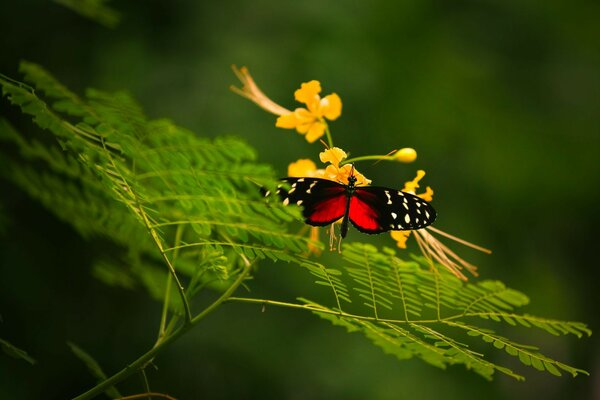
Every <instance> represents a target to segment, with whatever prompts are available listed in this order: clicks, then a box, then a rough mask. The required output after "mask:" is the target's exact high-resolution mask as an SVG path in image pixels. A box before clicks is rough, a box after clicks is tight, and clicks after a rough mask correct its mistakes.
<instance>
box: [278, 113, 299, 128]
mask: <svg viewBox="0 0 600 400" xmlns="http://www.w3.org/2000/svg"><path fill="white" fill-rule="evenodd" d="M297 125H298V119H297V118H296V115H295V114H294V113H289V114H285V115H282V116H280V117H279V118H277V122H275V126H276V127H278V128H284V129H293V128H295V127H296V126H297Z"/></svg>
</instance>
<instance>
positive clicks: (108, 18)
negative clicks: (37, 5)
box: [54, 0, 121, 28]
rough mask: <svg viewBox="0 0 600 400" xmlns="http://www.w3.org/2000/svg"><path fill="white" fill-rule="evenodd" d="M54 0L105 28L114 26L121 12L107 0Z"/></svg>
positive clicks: (119, 18) (117, 22)
mask: <svg viewBox="0 0 600 400" xmlns="http://www.w3.org/2000/svg"><path fill="white" fill-rule="evenodd" d="M54 2H55V3H58V4H61V5H63V6H65V7H67V8H69V9H71V10H73V11H75V12H76V13H78V14H80V15H82V16H83V17H86V18H89V19H91V20H93V21H96V22H98V23H99V24H101V25H104V26H106V27H107V28H114V27H116V26H117V25H118V24H119V22H120V21H121V14H120V13H119V12H117V11H115V10H114V9H112V8H110V7H109V6H108V5H107V3H108V2H109V0H54Z"/></svg>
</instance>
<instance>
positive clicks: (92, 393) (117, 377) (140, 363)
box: [73, 257, 251, 400]
mask: <svg viewBox="0 0 600 400" xmlns="http://www.w3.org/2000/svg"><path fill="white" fill-rule="evenodd" d="M243 258H244V264H245V266H244V269H243V270H242V272H240V274H239V276H238V277H237V279H236V280H235V281H234V282H233V283H232V284H231V286H229V288H227V290H226V291H225V292H224V293H223V294H222V295H221V296H220V297H219V298H218V299H217V300H215V301H214V302H213V303H212V304H211V305H209V306H208V307H206V308H205V309H204V310H203V311H202V312H201V313H199V314H198V315H196V316H195V317H194V318H193V319H192V321H191V323H189V324H185V325H182V326H181V327H180V328H179V329H177V330H176V331H175V332H173V334H171V335H170V336H167V337H165V338H164V339H163V340H162V341H161V342H160V343H158V344H157V345H156V346H154V347H153V348H151V349H150V350H148V351H147V352H146V353H145V354H143V355H142V356H141V357H139V358H138V359H137V360H135V361H134V362H132V363H131V364H129V365H127V366H126V367H125V368H123V369H122V370H121V371H119V372H117V373H116V374H114V375H113V376H111V377H110V378H108V379H106V380H104V381H102V382H100V383H99V384H98V385H96V386H94V387H93V388H91V389H90V390H88V391H87V392H85V393H83V394H81V395H79V396H77V397H75V398H74V399H73V400H88V399H92V398H94V397H96V396H97V395H99V394H101V393H103V392H104V391H105V390H106V389H107V388H109V387H111V386H113V385H116V384H117V383H119V382H121V381H123V380H124V379H126V378H128V377H129V376H131V375H132V374H134V373H136V372H137V371H139V370H140V369H141V368H144V366H145V365H146V364H147V363H148V362H149V361H150V360H152V359H153V358H154V357H155V356H156V355H157V354H158V353H159V352H160V351H161V350H162V349H163V348H164V347H166V346H167V345H169V344H170V343H171V342H174V341H175V340H177V339H178V338H179V337H180V336H181V335H183V334H184V333H186V332H187V331H189V330H190V329H191V328H192V327H193V326H194V325H196V324H197V323H198V322H199V321H200V320H201V319H202V318H204V317H206V316H207V315H208V314H210V313H211V312H213V311H214V310H215V309H216V308H217V307H219V306H220V305H221V304H222V303H223V302H224V301H226V300H227V299H228V298H229V297H230V296H231V295H232V294H233V292H234V291H235V290H236V289H237V288H238V286H240V285H241V284H242V282H243V281H244V279H245V278H246V276H248V273H249V272H250V266H251V264H250V262H249V261H248V260H247V259H246V258H245V257H243Z"/></svg>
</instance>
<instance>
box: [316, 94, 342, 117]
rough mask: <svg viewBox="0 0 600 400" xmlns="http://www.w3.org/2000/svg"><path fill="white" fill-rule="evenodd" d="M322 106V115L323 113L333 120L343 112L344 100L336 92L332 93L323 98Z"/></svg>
mask: <svg viewBox="0 0 600 400" xmlns="http://www.w3.org/2000/svg"><path fill="white" fill-rule="evenodd" d="M320 106H321V107H320V108H321V110H320V113H321V115H323V116H324V117H325V118H327V119H328V120H331V121H333V120H334V119H337V118H338V117H339V116H340V115H341V114H342V100H341V99H340V96H338V95H337V94H335V93H332V94H330V95H329V96H325V97H324V98H323V99H322V100H321V104H320Z"/></svg>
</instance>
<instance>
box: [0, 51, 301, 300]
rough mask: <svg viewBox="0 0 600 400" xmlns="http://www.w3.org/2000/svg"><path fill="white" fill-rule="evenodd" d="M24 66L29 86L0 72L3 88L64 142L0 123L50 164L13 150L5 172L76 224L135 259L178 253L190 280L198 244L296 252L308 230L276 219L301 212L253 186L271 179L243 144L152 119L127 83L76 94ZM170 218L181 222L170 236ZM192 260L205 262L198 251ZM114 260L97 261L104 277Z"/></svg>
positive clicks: (249, 252) (8, 137)
mask: <svg viewBox="0 0 600 400" xmlns="http://www.w3.org/2000/svg"><path fill="white" fill-rule="evenodd" d="M21 71H22V72H23V74H24V75H25V79H26V80H27V82H29V83H30V84H31V85H32V86H28V85H26V84H22V83H19V82H16V81H14V80H11V79H8V78H6V77H0V84H1V85H2V90H3V93H4V94H5V96H7V97H8V99H9V100H10V101H11V102H12V103H13V104H15V105H17V106H19V107H21V109H22V110H23V112H25V113H27V114H30V115H32V117H33V121H34V122H35V123H36V124H37V125H39V126H40V127H41V128H43V129H46V130H48V131H50V132H51V133H53V134H54V136H55V137H56V138H57V139H58V140H59V143H60V144H61V146H62V147H63V149H64V151H59V150H57V149H56V148H53V147H48V146H47V145H43V144H41V143H40V142H37V141H35V140H34V141H26V140H25V139H23V137H22V136H21V135H20V134H18V133H17V132H16V131H15V130H14V129H13V128H12V127H10V125H8V124H7V123H3V124H2V125H0V132H1V134H0V138H2V139H3V140H5V141H10V142H12V143H14V144H15V145H16V146H17V147H18V148H19V149H20V154H21V158H22V159H24V160H25V161H27V162H43V163H45V164H46V165H47V166H48V167H49V170H47V171H46V172H43V173H39V172H37V171H36V170H35V169H32V168H30V167H23V166H22V161H21V160H12V161H10V162H9V164H10V165H11V166H12V167H11V168H10V171H12V172H10V173H9V174H8V175H9V178H10V179H12V180H13V181H14V182H16V183H17V184H18V185H20V186H21V187H23V188H24V189H25V190H27V191H28V192H29V193H30V194H31V195H32V196H34V197H36V198H38V199H40V200H41V201H42V202H43V203H44V204H45V205H46V206H47V207H48V208H49V209H51V210H52V211H53V212H55V213H57V214H58V215H59V216H61V217H62V218H63V219H64V220H66V221H68V222H70V223H72V224H74V225H75V226H76V227H77V228H78V229H79V230H80V231H81V232H82V233H84V234H86V235H94V234H99V233H100V234H105V235H106V237H110V238H112V239H117V240H116V241H117V242H119V243H120V244H123V245H124V246H126V247H133V248H134V249H135V251H134V252H138V253H139V255H138V256H136V257H138V258H139V259H143V258H148V257H149V258H150V259H151V260H154V261H151V262H150V263H152V262H157V261H158V262H160V261H161V260H162V261H164V262H165V263H166V264H168V265H169V268H170V270H171V273H174V272H175V269H174V267H173V265H174V260H175V258H176V256H175V255H176V254H179V261H178V263H179V264H182V266H181V267H182V268H183V269H182V272H184V273H185V274H186V275H188V276H189V277H190V279H192V280H194V279H196V278H195V277H197V276H199V275H201V274H199V273H198V271H197V270H196V269H195V268H194V267H191V268H184V267H183V265H188V266H189V265H190V264H191V261H190V260H191V259H193V257H194V255H198V254H203V249H205V248H212V249H216V251H218V252H219V254H221V255H222V254H225V253H226V252H228V251H229V250H228V249H230V250H232V251H233V252H234V253H235V254H237V255H238V256H243V257H245V258H246V259H247V260H249V261H252V260H255V259H266V258H269V259H272V260H283V261H296V262H302V259H303V258H302V257H301V256H300V255H299V254H300V253H301V252H303V251H305V249H306V245H307V242H308V239H305V238H302V237H300V236H297V235H291V234H288V233H287V232H286V231H285V227H284V225H282V222H286V221H289V220H292V219H295V218H298V216H299V213H298V210H295V209H293V207H283V206H281V205H279V204H275V205H267V204H266V203H265V202H264V200H263V199H262V198H261V196H260V194H259V190H258V188H259V186H260V185H265V186H273V187H274V186H275V185H276V184H277V183H276V179H275V177H274V174H273V171H272V169H271V168H270V167H268V166H266V165H261V164H258V163H256V154H255V152H254V150H253V149H251V148H250V147H249V146H247V145H246V144H244V143H243V142H241V141H240V140H238V139H233V138H218V139H215V140H207V139H200V138H197V137H196V136H194V135H193V134H192V133H191V132H189V131H187V130H185V129H182V128H180V127H177V126H176V125H174V124H172V123H171V122H169V121H167V120H157V121H150V120H148V119H147V118H146V117H145V115H144V114H143V112H142V110H141V108H140V107H139V105H138V104H137V103H136V102H135V101H133V100H132V99H131V98H130V97H129V96H128V95H127V94H125V93H115V94H108V93H103V92H101V91H98V90H88V91H87V93H86V96H85V98H81V97H79V96H77V95H76V94H74V93H72V92H71V91H69V90H68V89H67V88H65V87H64V86H63V85H62V84H61V83H60V82H58V81H56V80H55V79H54V77H52V76H51V75H50V74H49V73H48V72H46V71H45V70H44V69H43V68H41V67H39V66H38V65H35V64H32V63H26V62H24V63H22V65H21ZM38 93H39V94H38ZM40 94H41V95H43V97H42V96H41V95H40ZM48 102H51V103H50V104H49V103H48ZM115 200H116V201H115ZM185 228H190V229H185ZM178 230H182V231H184V232H185V233H184V235H183V236H182V237H181V238H179V239H178V241H177V243H176V242H175V232H177V231H178ZM119 231H121V232H120V233H119ZM132 240H133V241H134V244H133V246H131V242H132ZM187 253H189V254H190V256H191V257H188V254H187ZM294 254H298V255H294ZM185 260H187V261H185ZM127 261H128V262H129V261H130V260H127ZM194 264H195V265H196V266H201V267H200V268H210V267H211V266H209V265H208V264H206V263H203V261H202V260H200V261H199V260H198V259H196V260H195V263H194ZM229 267H231V268H233V266H232V265H230V266H229ZM111 270H114V269H107V268H104V269H101V270H100V271H102V272H103V273H104V278H105V279H109V278H108V276H107V275H106V273H108V272H109V271H111ZM151 271H152V269H150V268H148V272H146V274H147V276H140V277H139V278H140V279H142V283H145V285H144V286H146V287H148V288H149V287H150V285H155V282H154V281H155V280H158V278H152V277H153V276H154V275H153V273H152V272H151ZM221 272H222V271H221ZM230 272H231V271H227V272H226V273H224V274H223V273H221V276H222V277H224V276H229V277H230V275H231V274H230ZM208 275H211V274H208ZM113 278H116V277H113ZM194 282H196V280H194ZM196 283H198V285H202V280H199V281H197V282H196ZM155 286H156V285H155ZM180 290H181V293H182V294H183V287H182V286H180ZM192 292H194V291H193V290H190V291H189V293H190V294H191V293H192ZM153 295H156V293H155V291H154V290H153Z"/></svg>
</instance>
